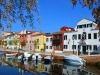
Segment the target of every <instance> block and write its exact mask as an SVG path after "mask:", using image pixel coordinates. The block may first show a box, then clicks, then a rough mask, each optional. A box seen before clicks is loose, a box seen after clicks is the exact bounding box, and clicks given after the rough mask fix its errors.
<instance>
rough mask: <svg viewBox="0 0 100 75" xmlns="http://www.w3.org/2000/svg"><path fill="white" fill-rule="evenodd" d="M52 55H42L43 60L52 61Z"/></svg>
mask: <svg viewBox="0 0 100 75" xmlns="http://www.w3.org/2000/svg"><path fill="white" fill-rule="evenodd" d="M53 59H54V58H53V57H52V56H51V55H50V56H46V57H44V61H45V62H52V61H53Z"/></svg>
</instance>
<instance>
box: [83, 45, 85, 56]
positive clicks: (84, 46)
mask: <svg viewBox="0 0 100 75" xmlns="http://www.w3.org/2000/svg"><path fill="white" fill-rule="evenodd" d="M83 54H86V46H83Z"/></svg>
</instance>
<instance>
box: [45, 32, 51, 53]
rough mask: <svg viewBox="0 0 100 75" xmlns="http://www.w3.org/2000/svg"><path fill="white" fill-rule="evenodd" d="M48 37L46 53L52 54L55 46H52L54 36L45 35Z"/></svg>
mask: <svg viewBox="0 0 100 75" xmlns="http://www.w3.org/2000/svg"><path fill="white" fill-rule="evenodd" d="M45 35H46V52H52V51H53V46H52V34H50V33H45Z"/></svg>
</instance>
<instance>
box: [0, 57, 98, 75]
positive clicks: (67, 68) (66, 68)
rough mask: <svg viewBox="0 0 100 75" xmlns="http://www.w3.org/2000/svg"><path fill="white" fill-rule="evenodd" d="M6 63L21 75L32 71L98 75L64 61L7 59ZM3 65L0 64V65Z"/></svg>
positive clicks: (54, 74) (59, 74)
mask: <svg viewBox="0 0 100 75" xmlns="http://www.w3.org/2000/svg"><path fill="white" fill-rule="evenodd" d="M6 62H7V63H8V64H10V65H12V66H14V67H18V72H19V73H21V74H24V73H26V72H27V71H30V72H32V73H34V74H36V73H45V74H47V75H48V74H50V75H96V74H94V73H91V72H88V71H85V70H84V67H83V66H75V65H70V64H67V63H64V62H62V61H54V62H48V63H46V62H43V61H41V62H40V61H28V62H27V61H23V62H22V61H21V60H17V59H16V58H10V59H6ZM1 64H2V63H1V62H0V65H1Z"/></svg>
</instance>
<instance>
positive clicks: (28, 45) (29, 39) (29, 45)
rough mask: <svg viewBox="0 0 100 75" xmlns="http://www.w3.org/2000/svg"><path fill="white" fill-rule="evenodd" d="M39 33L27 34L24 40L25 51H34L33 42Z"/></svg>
mask: <svg viewBox="0 0 100 75" xmlns="http://www.w3.org/2000/svg"><path fill="white" fill-rule="evenodd" d="M40 33H41V32H36V31H35V32H34V31H33V32H31V33H27V34H26V35H27V40H26V50H29V51H30V50H31V51H32V50H34V43H33V42H34V40H35V39H36V36H35V35H37V34H40Z"/></svg>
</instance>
